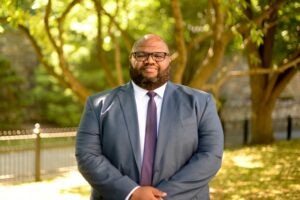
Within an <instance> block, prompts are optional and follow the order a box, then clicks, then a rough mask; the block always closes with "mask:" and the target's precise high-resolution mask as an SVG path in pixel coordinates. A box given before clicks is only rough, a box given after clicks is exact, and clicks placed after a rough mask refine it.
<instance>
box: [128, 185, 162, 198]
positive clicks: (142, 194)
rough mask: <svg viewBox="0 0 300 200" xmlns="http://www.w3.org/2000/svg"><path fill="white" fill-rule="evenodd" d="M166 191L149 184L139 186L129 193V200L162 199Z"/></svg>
mask: <svg viewBox="0 0 300 200" xmlns="http://www.w3.org/2000/svg"><path fill="white" fill-rule="evenodd" d="M166 196H167V193H165V192H162V191H160V190H158V189H156V188H154V187H151V186H141V187H139V188H137V189H136V190H135V191H134V192H133V193H132V195H131V197H130V200H162V199H163V198H164V197H166Z"/></svg>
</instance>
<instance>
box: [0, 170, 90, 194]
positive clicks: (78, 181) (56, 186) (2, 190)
mask: <svg viewBox="0 0 300 200" xmlns="http://www.w3.org/2000/svg"><path fill="white" fill-rule="evenodd" d="M82 190H84V192H82ZM89 190H90V187H89V186H88V184H87V182H86V181H85V180H84V179H83V178H82V176H81V175H80V174H79V173H78V172H77V171H71V172H68V173H64V174H63V175H61V176H59V177H57V178H56V179H53V180H51V181H49V180H48V181H42V182H33V183H26V184H19V185H7V184H5V185H3V184H2V185H1V183H0V199H1V200H19V199H26V200H87V199H89ZM82 193H83V194H82Z"/></svg>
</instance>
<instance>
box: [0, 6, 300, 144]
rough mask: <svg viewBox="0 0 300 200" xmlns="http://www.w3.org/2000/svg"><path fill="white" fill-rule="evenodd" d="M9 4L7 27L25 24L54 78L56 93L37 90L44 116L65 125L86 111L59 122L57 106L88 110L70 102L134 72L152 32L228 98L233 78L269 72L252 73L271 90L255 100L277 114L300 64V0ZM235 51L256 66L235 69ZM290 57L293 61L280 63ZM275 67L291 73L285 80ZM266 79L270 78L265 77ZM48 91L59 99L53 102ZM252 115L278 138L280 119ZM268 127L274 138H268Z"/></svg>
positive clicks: (184, 76) (188, 79) (186, 68)
mask: <svg viewBox="0 0 300 200" xmlns="http://www.w3.org/2000/svg"><path fill="white" fill-rule="evenodd" d="M1 6H2V8H3V9H1V10H0V22H3V23H2V24H3V25H1V27H0V31H1V30H3V29H6V27H8V26H9V27H14V28H18V29H20V30H21V31H23V33H24V34H25V35H26V36H27V37H28V39H29V40H30V41H31V43H32V45H33V47H34V48H35V51H36V55H37V57H38V59H39V62H40V64H41V65H43V66H44V68H45V70H46V71H47V73H48V74H49V77H50V78H49V79H50V80H51V81H50V82H49V85H47V86H46V87H47V88H48V87H50V88H52V89H51V90H50V91H51V92H52V91H53V92H54V93H53V95H51V94H47V95H44V94H41V95H39V94H38V93H39V92H41V93H42V91H43V90H41V89H35V92H34V94H35V95H34V97H35V98H36V99H35V101H34V103H37V105H38V107H41V109H40V110H39V112H40V113H39V114H37V116H38V117H42V119H43V120H46V121H47V120H48V121H49V122H51V123H52V122H55V123H59V124H61V125H63V124H64V125H67V124H73V123H74V121H75V120H76V119H78V117H76V116H74V119H70V120H69V119H68V120H67V121H65V120H63V121H60V120H59V121H60V122H57V120H58V119H57V118H56V117H55V116H56V115H57V114H59V115H61V116H63V115H65V116H66V115H71V114H70V113H73V112H77V111H79V110H80V109H78V106H77V105H74V104H67V105H68V106H64V107H60V106H61V105H63V101H68V102H71V101H70V100H71V99H73V100H72V102H76V103H78V102H79V103H81V104H82V105H83V104H84V102H85V99H86V97H87V96H88V95H90V94H91V93H94V92H96V91H102V90H105V89H107V88H111V87H115V86H117V85H120V84H123V83H125V82H126V81H128V66H129V63H128V54H129V52H130V50H131V49H130V48H131V45H132V43H133V41H134V40H135V39H136V38H138V37H140V36H141V35H143V34H146V33H151V32H152V33H156V34H159V35H162V36H163V37H164V38H165V39H166V41H167V42H168V43H169V45H170V47H171V49H172V53H174V54H173V55H172V58H173V59H174V60H173V63H172V73H171V79H172V80H173V81H174V82H176V83H183V84H185V85H189V86H191V87H195V88H199V89H203V90H207V91H210V92H212V93H213V94H214V95H215V98H216V99H217V100H218V99H220V98H222V97H220V96H219V95H220V90H221V89H222V86H223V85H224V83H225V82H226V81H227V80H228V79H231V78H232V77H234V76H250V77H251V78H252V77H255V78H256V77H263V78H262V81H256V80H254V81H252V82H251V83H254V84H252V85H251V87H252V89H253V88H255V86H253V85H256V88H260V90H265V89H266V90H267V92H264V94H265V96H259V95H258V96H255V95H252V99H251V100H252V105H260V107H262V108H266V107H267V106H266V105H270V106H269V107H268V108H270V109H269V111H268V112H265V111H262V112H263V113H271V111H272V109H273V108H272V105H275V100H276V98H277V97H278V96H279V95H280V93H281V91H282V90H283V88H284V87H285V85H286V84H287V83H288V82H289V81H290V80H291V78H292V77H293V75H294V73H295V68H296V67H295V66H296V65H299V59H297V58H298V57H299V25H298V24H299V12H298V10H299V3H298V2H295V1H283V0H272V1H271V0H264V1H258V0H233V1H232V0H224V1H220V0H211V1H205V0H162V1H158V0H149V1H128V0H124V1H113V0H84V1H82V0H24V1H22V0H4V1H3V4H1ZM236 54H239V55H245V57H247V58H248V60H249V70H247V71H242V72H240V73H236V71H233V73H231V72H232V69H233V67H234V66H236V65H235V63H234V61H233V62H232V64H230V63H229V64H228V63H226V62H225V60H236V59H231V57H236ZM262 54H264V55H263V56H262ZM232 55H234V56H232ZM260 56H261V57H260ZM228 57H229V58H228ZM262 57H263V59H261V58H262ZM175 58H176V59H175ZM225 58H226V59H225ZM227 58H228V59H227ZM251 65H255V66H254V67H253V66H251ZM260 65H265V66H263V67H261V66H260ZM282 65H283V66H284V67H285V68H284V69H282V71H276V70H277V67H278V66H279V67H278V68H280V66H282ZM232 66H233V67H232ZM293 67H295V68H293ZM253 69H254V70H253ZM256 69H262V70H261V71H259V70H256ZM291 69H293V70H294V71H293V70H291ZM251 70H252V71H251ZM274 70H275V71H274ZM289 71H292V73H289ZM274 73H275V75H274ZM233 74H234V75H233ZM258 74H259V75H258ZM261 74H263V75H261ZM269 75H270V76H269ZM273 75H274V76H273ZM277 75H278V76H277ZM272 76H273V77H272ZM276 76H277V77H278V80H282V81H280V82H281V83H280V84H278V81H276V80H275V79H276V78H274V77H276ZM53 78H54V79H55V80H56V81H54V79H53ZM251 78H250V79H251ZM52 79H53V80H52ZM265 80H270V84H269V85H268V84H262V83H266V82H267V81H265ZM50 85H52V86H50ZM44 86H45V85H44ZM44 86H43V87H44ZM58 87H59V88H61V89H57V88H58ZM259 92H260V91H258V92H257V91H256V90H255V89H253V90H252V93H259ZM58 94H60V95H58ZM65 94H68V95H65ZM51 96H55V98H54V97H51ZM59 96H61V97H59ZM66 96H68V98H71V99H66ZM71 96H72V97H71ZM269 97H271V98H269ZM48 99H49V100H50V101H51V102H49V103H48V104H47V103H46V102H47V101H48ZM54 99H56V100H54ZM270 99H272V100H270ZM274 99H275V100H274ZM37 101H39V102H37ZM40 102H43V103H40ZM53 102H55V103H53ZM219 102H220V101H219ZM76 103H75V104H76ZM264 103H266V105H264ZM258 108H259V106H258ZM252 109H253V110H252V113H256V110H255V108H252ZM257 110H262V109H257ZM55 113H56V114H55ZM67 113H69V114H67ZM255 115H256V116H260V114H259V113H256V114H255ZM265 115H268V114H265ZM261 116H262V115H261ZM43 117H44V118H43ZM62 118H64V117H62ZM266 118H267V117H266ZM36 119H37V118H36ZM65 119H66V118H65ZM252 121H254V123H252V124H253V127H256V128H253V129H252V130H253V132H255V133H257V134H258V135H259V136H261V137H260V138H267V140H266V141H268V142H269V141H271V137H269V136H270V135H271V134H272V132H271V128H270V127H271V122H267V121H262V120H258V121H262V124H268V125H266V126H265V127H262V125H256V124H257V123H255V120H252ZM267 126H268V128H266V127H267ZM258 130H262V132H259V131H258ZM266 132H268V133H267V134H268V135H269V136H268V137H264V135H267V134H266ZM253 138H256V137H252V139H253ZM257 141H261V140H257Z"/></svg>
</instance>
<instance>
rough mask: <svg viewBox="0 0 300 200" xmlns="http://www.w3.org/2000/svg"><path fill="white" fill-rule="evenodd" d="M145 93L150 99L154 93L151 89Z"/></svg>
mask: <svg viewBox="0 0 300 200" xmlns="http://www.w3.org/2000/svg"><path fill="white" fill-rule="evenodd" d="M147 95H148V96H149V97H150V99H152V98H154V97H155V95H156V93H155V92H153V91H149V92H147Z"/></svg>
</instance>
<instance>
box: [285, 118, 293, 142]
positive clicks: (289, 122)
mask: <svg viewBox="0 0 300 200" xmlns="http://www.w3.org/2000/svg"><path fill="white" fill-rule="evenodd" d="M291 138H292V117H291V116H290V115H289V116H288V117H287V138H286V139H287V140H291Z"/></svg>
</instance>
